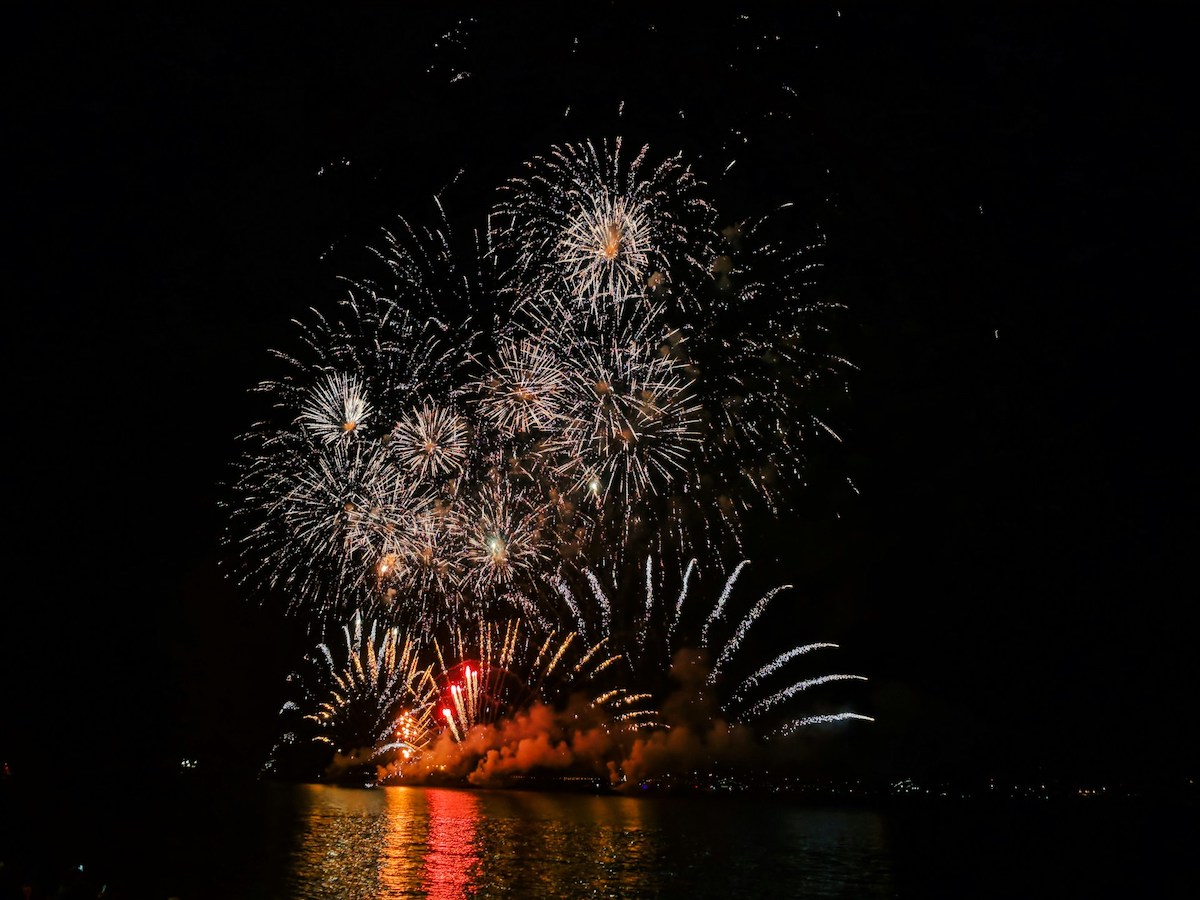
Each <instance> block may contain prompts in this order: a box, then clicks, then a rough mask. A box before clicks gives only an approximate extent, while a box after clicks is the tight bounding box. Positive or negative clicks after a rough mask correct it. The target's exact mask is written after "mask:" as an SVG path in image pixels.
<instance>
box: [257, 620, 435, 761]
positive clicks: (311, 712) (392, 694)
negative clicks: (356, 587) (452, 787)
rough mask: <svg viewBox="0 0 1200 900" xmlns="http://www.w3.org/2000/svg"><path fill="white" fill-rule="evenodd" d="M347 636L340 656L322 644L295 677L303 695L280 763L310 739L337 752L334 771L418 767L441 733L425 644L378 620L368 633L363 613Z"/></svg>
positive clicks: (290, 710)
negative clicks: (423, 655) (423, 654)
mask: <svg viewBox="0 0 1200 900" xmlns="http://www.w3.org/2000/svg"><path fill="white" fill-rule="evenodd" d="M341 633H342V638H343V642H342V646H341V647H340V648H339V650H340V652H338V653H335V650H334V648H333V647H331V646H330V643H328V642H322V643H321V644H319V645H318V646H317V649H316V652H315V653H313V654H311V655H310V656H309V657H308V658H307V660H306V664H307V668H306V670H305V672H303V673H294V674H293V675H292V676H290V677H289V681H291V682H293V683H295V684H296V686H297V687H298V689H299V691H300V694H301V696H300V698H299V699H298V700H289V701H288V702H287V703H285V704H284V706H283V709H282V710H281V711H280V712H281V714H283V715H287V716H290V717H292V718H296V717H299V721H298V724H297V725H296V728H295V730H294V731H291V732H288V733H287V734H286V735H285V737H284V739H283V741H282V742H281V744H280V745H279V746H277V747H276V749H275V752H274V753H273V754H272V757H273V760H276V759H277V758H278V757H279V756H280V755H281V754H282V753H283V752H285V749H286V748H289V747H292V746H294V745H295V744H297V743H299V742H301V741H302V740H304V738H307V740H309V741H312V742H316V743H319V744H324V745H326V746H327V747H329V748H331V749H332V751H333V753H334V760H333V762H332V763H331V764H330V768H329V771H330V772H332V773H337V772H345V771H347V770H350V769H372V768H374V767H376V766H384V765H390V766H392V767H393V768H403V767H404V766H406V765H408V764H410V763H412V762H415V761H416V760H417V759H418V758H419V757H420V755H421V753H422V752H424V750H425V748H426V747H427V746H428V745H429V743H430V742H431V740H432V739H433V737H434V736H435V735H436V732H437V723H436V722H435V720H434V710H435V706H436V700H437V694H438V688H437V682H436V680H435V679H434V676H433V673H432V670H431V666H429V665H424V666H422V664H421V662H420V657H421V649H422V648H421V644H420V642H419V641H417V640H415V639H414V638H412V637H411V636H403V637H402V636H401V632H400V630H399V629H398V628H396V627H390V628H388V627H383V626H380V625H379V623H377V622H372V623H371V624H370V625H369V627H368V628H366V629H365V630H364V625H363V618H362V616H361V615H360V614H356V615H355V616H354V618H353V620H352V621H351V622H350V623H349V624H347V625H343V626H342V628H341ZM276 764H277V763H276V762H272V765H276Z"/></svg>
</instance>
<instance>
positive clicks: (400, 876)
mask: <svg viewBox="0 0 1200 900" xmlns="http://www.w3.org/2000/svg"><path fill="white" fill-rule="evenodd" d="M380 793H382V795H383V797H384V801H385V810H386V811H385V815H386V819H387V827H386V831H385V832H384V837H383V848H382V850H381V852H380V856H379V884H380V887H381V889H382V890H381V894H382V895H383V896H385V897H411V896H414V895H416V889H417V886H418V885H420V884H421V880H422V876H423V874H424V865H425V849H424V848H425V845H426V842H427V840H428V838H429V816H428V815H427V813H426V806H427V804H426V795H425V791H423V790H421V789H419V788H408V787H390V788H385V789H384V790H383V791H381V792H380Z"/></svg>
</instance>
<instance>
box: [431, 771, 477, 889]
mask: <svg viewBox="0 0 1200 900" xmlns="http://www.w3.org/2000/svg"><path fill="white" fill-rule="evenodd" d="M424 794H425V802H426V804H427V805H428V816H429V837H428V841H427V844H428V847H429V851H428V852H427V853H426V854H425V865H424V868H423V871H422V876H421V886H422V887H423V888H424V889H425V892H426V895H427V896H428V897H430V898H431V900H459V898H462V897H465V896H467V892H468V889H470V888H472V887H473V879H474V877H475V875H476V874H477V871H478V868H479V851H478V848H477V846H476V843H475V840H476V832H477V831H478V826H479V798H478V797H476V796H475V794H473V793H471V792H469V791H452V790H442V789H437V788H430V789H428V790H426V791H425V792H424Z"/></svg>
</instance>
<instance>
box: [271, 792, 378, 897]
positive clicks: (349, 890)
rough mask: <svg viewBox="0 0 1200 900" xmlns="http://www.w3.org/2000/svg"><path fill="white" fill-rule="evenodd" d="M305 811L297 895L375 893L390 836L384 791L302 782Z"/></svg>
mask: <svg viewBox="0 0 1200 900" xmlns="http://www.w3.org/2000/svg"><path fill="white" fill-rule="evenodd" d="M297 790H298V791H299V801H300V803H301V810H302V815H301V818H300V821H299V823H298V824H299V828H298V831H297V846H296V847H295V849H294V850H293V852H292V853H291V859H290V862H291V865H290V866H289V869H290V877H289V879H288V881H289V886H290V888H291V890H292V896H294V897H300V898H308V897H313V898H315V897H346V898H359V897H364V898H365V897H375V896H378V894H379V883H378V878H377V872H378V864H377V861H378V859H379V855H380V851H381V848H382V847H383V846H384V844H385V839H386V832H387V828H386V823H387V822H388V821H389V819H388V817H387V816H386V815H385V807H384V801H385V798H384V796H383V795H382V794H381V793H379V792H377V791H365V790H356V789H351V788H336V787H329V786H327V785H303V786H300V787H298V788H297Z"/></svg>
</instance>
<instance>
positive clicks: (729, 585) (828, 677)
mask: <svg viewBox="0 0 1200 900" xmlns="http://www.w3.org/2000/svg"><path fill="white" fill-rule="evenodd" d="M748 565H749V561H748V560H743V561H742V562H740V563H739V564H738V565H737V566H735V567H734V568H733V569H732V571H731V572H729V574H728V575H727V576H726V577H725V579H724V582H723V584H722V586H721V589H720V591H718V592H717V593H716V595H715V597H714V598H713V599H711V600H710V601H709V602H708V604H707V605H705V604H704V603H703V602H702V601H699V600H696V599H693V598H695V595H696V593H697V591H696V590H695V586H694V585H693V583H692V582H693V580H694V579H695V577H696V572H697V567H696V565H695V562H694V561H693V562H692V563H691V564H689V565H688V567H687V568H686V570H685V574H684V577H683V579H682V582H681V583H680V587H679V589H678V591H677V592H676V593H675V596H674V598H673V599H672V600H670V601H669V602H668V600H667V599H666V598H662V597H660V596H659V591H658V590H657V588H658V581H659V579H657V578H656V572H655V568H654V566H653V565H652V564H651V562H650V561H649V560H647V562H646V565H645V568H644V571H643V578H641V579H640V580H639V581H640V585H641V587H640V589H639V590H631V589H628V588H626V589H625V590H624V591H620V592H618V591H617V590H616V589H614V588H606V587H605V586H604V584H603V582H602V580H601V578H600V577H599V576H598V575H597V574H596V573H595V572H591V571H589V572H588V573H587V575H588V577H587V588H586V589H580V590H575V589H573V588H572V587H571V586H570V585H568V584H566V583H565V582H563V581H562V580H558V581H557V582H556V584H555V587H556V589H557V591H558V593H559V594H560V596H561V597H562V598H563V599H564V601H565V602H564V604H563V605H564V606H565V610H564V612H563V613H562V615H563V617H564V618H566V619H568V620H569V621H572V622H573V624H574V625H575V627H578V628H579V629H580V630H581V631H584V632H585V633H596V634H603V635H605V637H606V639H607V640H609V641H610V642H611V643H612V645H613V646H615V647H618V648H620V649H621V651H622V653H623V655H624V657H625V658H626V659H628V660H629V661H630V663H631V665H632V668H633V671H634V673H635V679H636V680H637V683H639V684H644V685H647V686H653V698H654V704H655V706H656V707H657V708H662V706H663V704H664V703H665V702H666V698H667V695H668V694H669V693H670V691H672V690H673V689H674V687H673V685H674V684H675V682H676V681H677V680H678V672H677V671H676V668H675V667H677V666H678V665H680V664H682V663H681V660H686V664H687V665H692V666H697V667H699V669H700V671H701V672H702V674H703V677H702V679H701V682H702V686H703V687H702V689H703V690H704V691H706V692H708V693H710V694H712V695H713V696H714V697H715V701H716V710H717V712H719V714H720V715H721V716H723V717H724V718H726V719H727V720H728V721H730V722H731V723H733V724H736V725H744V726H746V727H749V728H751V729H752V730H754V731H755V732H757V733H761V734H762V735H763V736H764V737H771V736H785V735H789V734H792V733H795V732H796V731H797V730H798V729H799V728H801V727H804V726H806V725H815V724H820V723H826V722H832V721H840V720H843V719H861V720H866V721H872V720H871V719H870V717H868V716H864V715H860V714H858V713H854V712H850V711H847V710H843V709H839V710H837V711H836V712H830V711H822V712H818V713H803V712H799V711H798V710H797V709H796V707H797V703H798V701H799V700H802V699H806V698H807V693H806V692H808V691H809V690H810V689H813V688H817V687H819V686H821V685H825V684H830V683H833V682H842V681H866V680H867V679H866V677H865V676H862V675H853V674H823V675H817V676H813V675H805V676H803V677H800V678H795V677H794V676H792V675H790V674H789V673H790V671H791V669H792V668H793V666H792V665H790V664H794V663H795V662H796V661H798V660H803V659H805V658H807V657H808V656H809V655H810V654H816V653H818V652H819V651H826V650H831V649H836V648H837V647H838V645H837V644H834V643H830V642H825V641H820V642H814V643H807V644H801V645H797V646H793V647H791V648H789V649H785V650H783V651H782V652H771V653H769V654H767V655H766V658H765V661H764V660H763V659H759V660H758V661H755V660H754V659H753V654H751V653H748V650H747V648H748V647H749V646H750V643H751V642H749V641H747V637H748V635H749V634H750V632H751V630H752V628H753V626H754V625H755V624H756V623H758V622H760V621H761V620H762V617H763V616H764V614H765V613H766V612H767V609H768V607H769V606H770V605H771V603H772V601H773V600H775V598H776V597H778V596H779V595H780V594H782V593H783V592H784V591H787V590H789V589H790V588H791V585H778V586H776V587H774V588H771V589H770V590H768V591H766V592H765V593H764V594H762V595H761V596H760V597H759V598H758V599H757V600H756V601H755V602H754V603H753V604H750V605H749V607H748V608H745V606H744V604H742V603H740V602H734V601H735V599H737V598H736V595H737V593H738V592H737V591H736V590H735V588H736V586H737V584H738V580H739V577H740V576H741V574H742V572H743V571H744V570H745V568H746V567H747V566H748ZM627 582H630V583H632V582H634V579H627ZM689 601H690V602H689ZM735 608H737V610H738V611H737V612H736V613H734V611H733V610H734V609H735ZM614 621H615V622H616V623H618V624H617V626H616V627H614V625H613V623H614ZM756 646H758V645H756ZM756 652H757V651H756Z"/></svg>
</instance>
